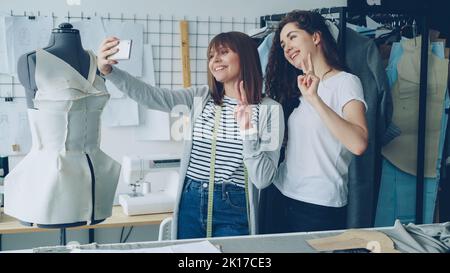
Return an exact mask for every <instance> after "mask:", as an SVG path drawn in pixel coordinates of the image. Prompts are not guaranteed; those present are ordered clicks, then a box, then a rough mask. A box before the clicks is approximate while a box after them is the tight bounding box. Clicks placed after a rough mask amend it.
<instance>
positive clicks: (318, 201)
mask: <svg viewBox="0 0 450 273" xmlns="http://www.w3.org/2000/svg"><path fill="white" fill-rule="evenodd" d="M344 70H345V68H344V65H343V64H342V62H341V60H340V58H339V55H338V51H337V44H336V41H335V40H334V38H333V36H332V35H331V33H330V31H329V29H328V26H327V25H326V23H325V19H324V18H323V17H322V16H321V15H320V14H318V13H315V12H310V11H299V10H295V11H292V12H290V13H288V14H287V15H286V17H285V18H284V19H283V20H282V21H281V22H280V24H279V26H278V29H277V31H276V33H275V36H274V40H273V44H272V48H271V52H270V55H269V63H268V65H267V70H266V80H265V86H266V93H267V94H268V95H269V96H270V97H271V98H272V99H274V100H276V101H278V102H279V103H280V104H281V105H282V106H283V111H284V113H285V119H286V125H287V126H286V130H287V133H286V134H285V144H286V145H285V158H284V161H283V162H282V163H281V165H280V168H279V175H278V179H277V180H276V181H275V182H274V186H273V185H272V186H271V187H270V188H269V189H268V191H267V195H265V198H264V199H266V200H263V201H264V202H265V203H267V202H270V204H271V205H270V206H267V207H270V211H269V210H266V211H261V212H262V216H265V217H267V218H266V221H265V222H266V223H280V222H281V223H282V224H281V225H280V224H277V229H275V228H274V227H272V228H271V227H269V230H266V231H265V232H267V233H270V232H295V231H313V230H331V229H341V228H345V227H346V205H347V195H348V189H347V183H348V181H347V180H348V166H349V164H350V161H351V159H352V154H354V155H361V154H362V153H364V151H365V149H366V147H367V143H368V130H367V124H366V118H365V111H366V110H367V105H366V103H365V101H364V94H363V89H362V85H361V82H360V80H359V78H358V77H357V76H355V75H353V74H350V73H347V72H345V71H344ZM273 204H276V206H277V207H274V206H273ZM280 217H281V218H280Z"/></svg>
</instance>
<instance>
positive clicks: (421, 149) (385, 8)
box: [260, 1, 428, 224]
mask: <svg viewBox="0 0 450 273" xmlns="http://www.w3.org/2000/svg"><path fill="white" fill-rule="evenodd" d="M426 7H427V6H426V3H425V4H423V7H422V6H418V5H404V8H403V7H398V6H393V5H389V3H388V2H387V4H385V3H384V1H382V5H379V6H369V5H367V4H366V5H361V1H348V6H347V7H331V8H321V9H315V10H312V11H315V12H318V13H320V14H322V15H324V14H336V13H338V14H339V39H338V50H339V54H340V55H341V57H342V60H345V30H346V24H347V17H348V16H349V15H350V14H351V15H356V14H359V15H368V14H389V15H392V14H397V15H402V16H403V15H408V16H413V17H416V20H417V21H418V25H419V26H420V27H421V34H422V44H421V57H420V58H421V59H420V60H421V61H420V89H419V118H418V130H419V132H418V141H417V174H416V181H417V184H416V224H422V223H423V207H424V204H423V201H424V200H423V192H424V166H425V161H424V159H425V128H426V110H427V109H426V108H427V104H426V102H427V81H428V79H427V75H428V73H427V71H428V54H427V53H428V12H427V11H428V9H427V8H426ZM285 16H286V14H273V15H265V16H261V17H260V27H263V26H265V25H266V22H267V21H280V20H281V19H282V18H283V17H285Z"/></svg>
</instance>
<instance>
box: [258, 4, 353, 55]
mask: <svg viewBox="0 0 450 273" xmlns="http://www.w3.org/2000/svg"><path fill="white" fill-rule="evenodd" d="M311 11H314V12H318V13H320V14H322V15H325V14H339V27H338V28H339V38H338V50H339V55H340V57H341V59H342V60H345V31H344V30H345V28H346V26H347V8H346V7H331V8H321V9H313V10H311ZM285 16H286V13H281V14H272V15H265V16H261V17H260V19H259V24H260V27H264V26H266V25H267V22H270V21H281V20H282V19H283V18H284V17H285Z"/></svg>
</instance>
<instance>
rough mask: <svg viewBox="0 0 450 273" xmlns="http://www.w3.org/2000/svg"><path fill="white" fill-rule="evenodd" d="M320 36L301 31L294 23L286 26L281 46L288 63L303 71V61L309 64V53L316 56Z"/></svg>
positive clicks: (281, 34) (282, 32) (283, 30)
mask: <svg viewBox="0 0 450 273" xmlns="http://www.w3.org/2000/svg"><path fill="white" fill-rule="evenodd" d="M318 39H320V38H319V35H317V34H316V33H314V34H313V35H311V34H309V33H308V32H306V31H304V30H302V29H300V28H298V27H297V25H296V24H295V23H294V22H291V23H288V24H286V25H285V26H284V27H283V29H282V30H281V32H280V45H281V48H282V49H283V52H284V57H285V58H286V60H288V62H289V63H290V64H291V65H293V66H294V67H296V68H297V69H302V65H301V63H302V60H303V61H304V62H307V58H308V53H311V55H314V53H315V52H316V50H317V47H316V45H317V44H318Z"/></svg>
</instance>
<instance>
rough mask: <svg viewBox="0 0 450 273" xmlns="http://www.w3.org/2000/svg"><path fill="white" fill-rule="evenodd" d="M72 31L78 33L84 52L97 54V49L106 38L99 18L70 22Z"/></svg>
mask: <svg viewBox="0 0 450 273" xmlns="http://www.w3.org/2000/svg"><path fill="white" fill-rule="evenodd" d="M70 23H71V24H72V26H73V28H74V29H78V30H79V31H80V37H81V43H82V45H83V48H84V49H85V50H88V49H89V50H92V51H93V52H95V53H97V51H98V48H99V46H100V44H101V42H102V41H103V39H105V37H106V33H105V30H104V28H103V23H102V19H101V18H100V17H92V18H91V19H90V20H83V21H77V22H70Z"/></svg>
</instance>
